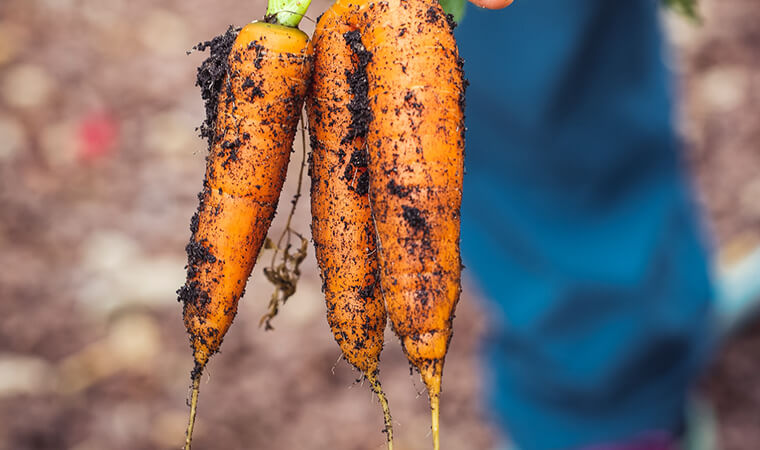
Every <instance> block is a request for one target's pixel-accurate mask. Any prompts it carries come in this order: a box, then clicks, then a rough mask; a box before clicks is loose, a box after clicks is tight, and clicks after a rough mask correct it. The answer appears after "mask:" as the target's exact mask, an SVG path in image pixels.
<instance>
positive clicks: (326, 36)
mask: <svg viewBox="0 0 760 450" xmlns="http://www.w3.org/2000/svg"><path fill="white" fill-rule="evenodd" d="M312 45H313V47H314V75H313V82H312V88H311V92H310V94H309V96H308V97H307V102H306V104H307V112H308V116H309V131H310V136H311V150H312V153H311V166H310V173H311V179H312V184H311V212H312V237H313V239H314V247H315V252H316V256H317V262H318V264H319V267H320V269H321V273H322V280H323V286H324V293H325V301H326V305H327V321H328V323H329V324H330V328H331V329H332V332H333V335H334V337H335V340H336V341H337V343H338V345H339V346H340V349H341V351H342V352H343V355H344V357H345V358H346V360H347V361H348V362H349V363H350V364H352V365H353V366H354V367H356V368H357V369H359V370H360V371H361V372H362V374H363V375H364V376H365V377H366V378H367V380H368V381H369V383H370V385H371V387H372V390H373V391H374V392H375V393H376V395H377V396H378V399H379V400H380V404H381V406H382V408H383V413H384V417H385V432H386V438H387V443H388V449H389V450H391V449H392V448H393V427H392V421H391V415H390V410H389V408H388V402H387V400H386V397H385V394H384V393H383V390H382V388H381V386H380V382H379V380H378V375H379V368H378V365H379V362H380V352H381V351H382V348H383V332H384V330H385V325H386V313H385V305H384V304H383V299H382V296H381V293H380V287H379V285H378V274H377V270H378V262H377V254H376V251H377V248H376V244H375V229H374V225H373V224H372V218H371V214H372V213H371V210H370V205H369V196H368V188H369V173H368V171H367V163H368V155H367V150H366V149H365V141H366V139H365V137H366V134H367V125H368V119H369V117H370V111H369V104H368V99H367V74H366V66H367V63H368V57H369V53H367V52H366V51H363V47H361V41H360V40H359V38H358V32H357V31H351V29H350V28H349V26H348V24H346V23H345V22H344V21H343V18H342V17H340V16H339V15H338V14H337V13H336V11H334V10H328V11H327V12H326V13H325V14H323V15H322V17H321V18H320V20H319V22H318V23H317V27H316V30H315V32H314V36H313V40H312ZM350 46H353V47H355V48H354V49H352V48H350Z"/></svg>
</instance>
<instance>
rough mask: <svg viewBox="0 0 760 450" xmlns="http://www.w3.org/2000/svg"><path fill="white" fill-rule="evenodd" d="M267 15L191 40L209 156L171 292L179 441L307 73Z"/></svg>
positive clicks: (303, 49) (266, 203)
mask: <svg viewBox="0 0 760 450" xmlns="http://www.w3.org/2000/svg"><path fill="white" fill-rule="evenodd" d="M270 6H271V5H270ZM307 6H308V3H306V6H303V5H302V8H303V10H305V8H306V7H307ZM291 16H292V15H286V18H287V20H288V21H287V22H285V23H292V21H293V18H292V17H291ZM267 17H268V18H271V19H272V21H273V22H275V23H265V22H253V23H250V24H248V25H246V26H245V27H243V29H242V30H240V32H239V33H238V34H237V36H236V37H235V36H234V32H232V30H230V31H228V33H227V34H226V35H224V36H223V37H220V38H216V39H215V40H213V41H211V42H208V43H205V44H201V45H199V46H198V48H200V49H205V48H206V47H211V50H212V54H211V57H210V58H209V59H208V60H207V61H206V62H205V63H204V64H203V65H202V66H201V68H200V69H199V77H198V82H199V85H200V86H201V88H202V90H203V97H204V98H205V99H206V110H207V119H206V122H205V123H204V124H203V125H202V127H201V132H202V134H203V135H204V136H205V137H207V138H208V141H209V155H208V157H207V166H206V177H205V179H204V182H203V191H202V192H201V193H200V194H199V195H198V197H199V200H200V205H199V207H198V212H197V213H196V214H195V215H194V216H193V219H192V220H191V225H190V229H191V231H192V237H191V239H190V243H189V244H188V245H187V254H188V265H187V282H186V284H185V285H184V286H183V287H182V288H180V289H179V290H178V291H177V293H178V295H179V300H181V301H182V302H183V303H184V308H183V314H184V322H185V326H186V328H187V331H188V333H189V335H190V342H191V346H192V349H193V358H194V361H195V366H194V369H193V371H192V375H191V376H192V379H193V393H192V400H191V413H190V422H189V424H188V433H187V436H186V441H185V448H186V449H189V448H190V445H191V438H192V429H193V424H194V419H195V411H196V407H197V401H198V389H199V382H200V376H201V373H202V371H203V369H204V368H205V367H206V364H207V363H208V360H209V358H210V357H211V355H212V354H214V353H215V352H217V351H218V350H219V347H220V345H221V343H222V339H223V337H224V335H225V333H226V332H227V330H228V329H229V327H230V325H231V324H232V320H233V318H234V317H235V314H236V312H237V304H238V300H239V299H240V297H241V296H242V295H243V291H244V289H245V285H246V282H247V280H248V277H249V276H250V273H251V270H252V269H253V265H254V263H255V261H256V257H257V255H258V253H259V250H260V248H261V245H262V243H263V242H264V239H265V237H266V234H267V231H268V229H269V225H270V223H271V221H272V218H273V217H274V214H275V208H276V207H277V202H278V199H279V196H280V191H281V189H282V185H283V182H284V180H285V174H286V169H287V165H288V161H289V158H290V151H291V147H292V144H293V138H294V135H295V132H296V128H297V125H298V119H299V116H300V111H301V108H302V104H303V98H304V96H305V94H306V89H307V85H308V82H309V79H310V70H311V55H310V50H309V48H308V47H307V44H308V38H307V36H306V35H305V34H304V33H303V32H301V31H299V30H298V29H296V28H295V25H297V24H298V21H297V20H295V25H293V26H286V25H281V24H279V23H277V22H278V19H277V18H278V17H279V16H278V14H277V12H276V11H275V13H274V14H272V13H271V12H270V11H268V16H267ZM297 19H299V20H300V17H297Z"/></svg>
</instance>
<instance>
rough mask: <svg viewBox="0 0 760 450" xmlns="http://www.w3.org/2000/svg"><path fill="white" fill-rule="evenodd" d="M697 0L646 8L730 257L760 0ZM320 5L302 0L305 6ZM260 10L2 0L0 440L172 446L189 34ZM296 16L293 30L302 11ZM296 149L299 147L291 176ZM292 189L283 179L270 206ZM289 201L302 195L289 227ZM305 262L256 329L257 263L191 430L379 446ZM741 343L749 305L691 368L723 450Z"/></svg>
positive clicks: (748, 351) (445, 420)
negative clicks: (659, 19)
mask: <svg viewBox="0 0 760 450" xmlns="http://www.w3.org/2000/svg"><path fill="white" fill-rule="evenodd" d="M526 1H529V0H526ZM701 3H702V5H701V11H702V15H703V17H704V23H703V24H702V25H701V26H695V25H692V24H690V23H688V22H686V21H685V20H684V19H682V18H678V17H674V16H671V15H670V13H666V14H664V21H665V24H666V27H667V28H668V31H669V34H670V36H671V43H672V46H673V55H672V56H673V60H672V68H673V70H674V72H675V73H676V75H677V78H678V81H679V87H678V89H679V92H680V98H681V100H680V103H681V113H680V119H679V121H680V131H681V133H682V135H683V138H684V141H685V143H686V145H687V147H688V156H689V163H690V165H691V167H692V169H693V171H694V173H695V176H696V177H695V178H696V189H698V191H699V197H700V200H701V202H702V203H703V207H704V211H705V213H706V215H707V225H708V227H709V228H710V229H711V231H712V233H713V235H714V238H715V245H716V248H720V249H721V251H720V255H721V256H720V257H721V260H722V261H723V262H724V263H725V264H729V263H730V262H731V261H735V260H736V259H738V258H739V257H740V256H741V255H742V254H744V253H746V252H747V251H748V250H749V249H751V248H752V247H753V246H754V245H756V244H757V243H760V148H759V147H760V119H759V118H760V27H758V25H757V24H758V23H760V7H758V5H757V0H722V1H719V0H703V1H702V2H701ZM326 5H327V2H326V1H324V0H320V1H316V2H315V3H314V4H313V6H312V7H311V17H312V18H315V17H316V16H317V15H318V14H319V13H320V12H322V11H323V10H324V9H325V7H326ZM264 9H265V3H264V2H263V0H256V1H241V0H214V1H210V0H181V1H180V0H107V1H103V0H0V250H1V251H0V267H2V269H1V270H0V449H14V450H24V449H35V450H36V449H75V450H100V449H113V450H119V449H135V450H140V449H172V448H179V447H180V444H181V442H182V440H183V434H184V429H185V425H186V420H187V413H188V408H187V407H186V404H185V402H186V399H187V396H188V387H189V382H190V379H189V372H190V369H191V366H192V361H191V355H190V349H189V346H188V341H187V338H186V335H185V330H184V326H183V324H182V320H181V305H180V304H178V303H177V302H176V300H175V299H176V295H175V293H174V291H175V290H176V289H177V288H178V287H179V286H180V285H181V284H182V283H183V280H184V269H183V266H184V265H185V262H186V257H185V253H184V246H185V244H186V243H187V240H188V238H189V236H190V232H189V229H188V225H189V220H190V216H191V214H192V213H193V211H194V210H195V208H196V206H197V199H196V197H195V195H196V193H197V192H198V191H199V190H200V188H201V180H202V176H203V170H204V164H205V162H204V156H205V151H206V150H205V148H206V145H205V143H204V142H203V141H201V139H200V138H198V137H197V132H196V130H195V128H196V127H197V126H198V125H199V124H200V123H201V120H202V118H203V105H202V101H201V99H200V96H199V91H198V89H197V87H195V86H194V81H195V68H196V67H197V65H198V64H199V63H200V62H201V61H202V59H203V58H204V55H203V54H199V53H190V54H187V51H189V50H190V49H191V47H192V46H193V45H195V44H196V43H198V42H199V41H202V40H206V39H208V38H210V37H212V36H214V35H216V34H218V33H220V32H222V31H224V30H225V29H226V28H227V26H228V25H229V24H235V25H242V24H243V23H244V22H246V21H247V20H250V19H253V18H258V17H260V16H261V15H262V13H263V11H264ZM465 20H466V19H465ZM302 28H303V29H304V30H305V31H306V32H307V33H311V32H312V30H313V28H314V24H313V21H312V20H310V19H305V20H304V21H303V22H302ZM299 146H300V140H299V139H297V140H296V149H297V150H300V147H299ZM299 165H300V151H296V152H295V153H294V157H293V161H292V164H291V167H290V171H291V177H290V180H295V176H293V175H295V174H296V171H297V170H298V168H299ZM307 192H308V190H307ZM294 193H295V183H294V182H293V181H291V182H290V183H289V184H288V185H287V186H286V188H285V191H284V192H283V196H282V201H283V205H285V204H288V203H289V201H290V199H291V198H292V196H293V194H294ZM284 211H285V208H281V211H280V214H279V215H278V216H277V218H276V219H275V223H274V225H273V228H272V232H271V233H270V235H275V236H276V235H278V232H279V231H280V230H281V229H282V227H283V222H284V219H285V216H286V214H285V213H284ZM307 213H308V201H303V202H302V204H301V205H300V209H299V211H298V213H297V220H296V227H295V228H296V229H297V230H299V231H301V232H304V233H308V220H309V219H308V215H307ZM265 256H271V255H269V254H265ZM303 273H304V275H303V277H302V279H301V281H300V284H299V286H298V292H297V293H296V295H295V296H294V297H293V298H291V299H290V301H289V303H288V304H287V305H286V306H285V308H284V309H283V310H282V312H281V314H280V316H278V318H277V319H275V321H274V326H275V328H276V329H275V330H274V331H272V332H265V331H263V329H261V328H259V326H258V321H259V318H260V317H261V315H262V314H264V313H265V311H266V305H267V302H268V299H269V296H270V294H271V292H272V289H273V288H272V286H271V285H269V284H268V283H267V282H266V280H265V279H264V277H263V275H262V273H261V266H259V267H257V268H256V269H255V271H254V274H253V276H252V278H251V281H250V282H249V288H248V290H247V294H246V296H245V298H244V299H243V300H242V301H241V308H240V312H239V314H238V317H237V319H236V321H235V324H234V326H233V327H232V329H231V330H230V332H229V333H228V335H227V337H226V339H225V342H224V345H223V347H222V353H221V354H219V355H217V356H216V357H215V358H214V359H213V360H212V362H211V365H210V367H209V369H208V370H207V374H206V375H204V378H203V383H202V388H201V400H200V409H199V421H198V424H197V428H196V433H195V440H194V442H195V444H196V445H197V448H199V449H204V448H205V449H211V448H213V449H248V448H257V449H302V448H303V449H327V448H335V449H357V450H358V449H371V448H377V449H380V448H384V439H385V437H384V435H383V434H382V433H381V431H380V430H381V428H382V415H381V412H380V408H379V406H378V405H377V403H376V401H375V400H374V398H373V395H372V394H371V392H370V390H369V389H368V387H367V386H362V385H360V384H357V383H356V382H355V380H356V379H357V378H358V377H359V375H358V373H356V372H354V371H353V370H352V369H351V368H350V367H349V366H348V365H347V364H346V363H345V362H343V361H341V360H340V358H339V355H340V352H339V350H338V348H337V346H336V345H335V343H334V342H333V340H332V336H331V333H330V332H329V328H328V326H327V323H326V321H325V319H324V306H323V304H324V303H323V299H322V296H321V293H320V289H319V287H320V281H319V278H318V275H317V269H316V263H315V260H314V256H313V249H311V248H310V249H309V256H308V258H307V259H306V261H305V262H304V265H303ZM477 296H478V294H477V287H476V286H474V285H473V284H472V283H470V282H465V289H464V294H463V297H462V301H461V303H460V306H459V308H458V311H457V319H456V321H455V330H456V333H455V338H454V339H453V341H452V345H451V350H450V352H449V356H448V359H447V366H446V374H445V377H444V396H443V412H442V414H443V415H442V424H443V431H442V435H443V439H444V441H445V442H446V444H447V448H451V449H470V448H472V449H475V448H478V449H485V448H489V447H490V446H491V445H493V444H494V442H495V439H496V438H495V433H494V431H493V429H492V428H491V427H490V425H489V423H488V420H487V418H486V416H485V414H484V412H483V411H482V409H481V406H480V405H481V402H480V396H481V395H482V394H481V392H480V390H479V385H480V382H479V378H478V374H479V361H478V358H477V348H478V339H479V336H480V335H481V334H482V332H483V326H482V322H483V321H482V311H481V310H479V309H478V302H477ZM758 354H760V324H755V325H753V324H749V326H748V327H747V329H746V330H745V331H744V332H742V333H741V334H740V335H738V336H736V337H734V338H733V339H731V340H730V341H729V342H728V344H727V345H726V347H724V348H723V349H722V350H721V354H720V355H719V356H718V358H717V359H716V361H715V362H714V364H713V365H712V366H711V368H710V370H709V372H708V374H707V376H706V378H705V380H704V382H703V385H702V390H703V392H704V393H705V396H706V397H707V398H708V399H710V400H711V401H712V402H713V404H714V405H715V408H716V411H717V417H718V424H719V440H720V444H721V447H722V448H724V449H737V450H738V449H753V448H757V442H760V427H758V425H757V424H758V416H760V358H758V357H757V356H756V355H758ZM381 368H382V379H383V384H384V388H385V390H386V392H387V394H388V396H389V397H390V401H391V407H392V411H393V413H394V421H395V431H396V436H397V441H396V444H397V447H398V448H399V449H401V450H404V449H423V448H428V447H429V439H430V436H429V431H428V430H429V415H428V409H427V408H428V407H427V398H426V395H425V394H424V387H423V385H422V384H421V382H420V381H419V378H418V376H417V375H414V376H410V374H409V366H408V364H407V363H406V360H405V358H404V356H403V355H402V353H401V351H400V349H399V345H398V340H397V339H396V338H395V337H393V336H392V335H391V334H390V333H389V334H388V337H387V345H386V348H385V351H384V353H383V362H382V365H381Z"/></svg>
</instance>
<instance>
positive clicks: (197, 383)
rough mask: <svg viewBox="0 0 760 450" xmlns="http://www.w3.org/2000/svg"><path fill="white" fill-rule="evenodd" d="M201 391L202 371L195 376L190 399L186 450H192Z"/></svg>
mask: <svg viewBox="0 0 760 450" xmlns="http://www.w3.org/2000/svg"><path fill="white" fill-rule="evenodd" d="M200 389H201V371H200V370H198V371H196V372H195V374H194V375H193V393H192V395H191V397H190V420H189V421H188V424H187V433H186V434H185V450H190V445H191V443H192V441H193V428H194V427H195V413H196V412H197V411H198V393H199V392H200Z"/></svg>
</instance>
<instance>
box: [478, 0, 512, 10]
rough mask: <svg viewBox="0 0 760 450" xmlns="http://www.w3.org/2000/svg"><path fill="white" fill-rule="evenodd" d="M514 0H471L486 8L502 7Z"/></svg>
mask: <svg viewBox="0 0 760 450" xmlns="http://www.w3.org/2000/svg"><path fill="white" fill-rule="evenodd" d="M512 1H513V0H470V2H471V3H472V4H473V5H475V6H480V7H481V8H486V9H501V8H506V7H507V6H509V5H511V4H512Z"/></svg>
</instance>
